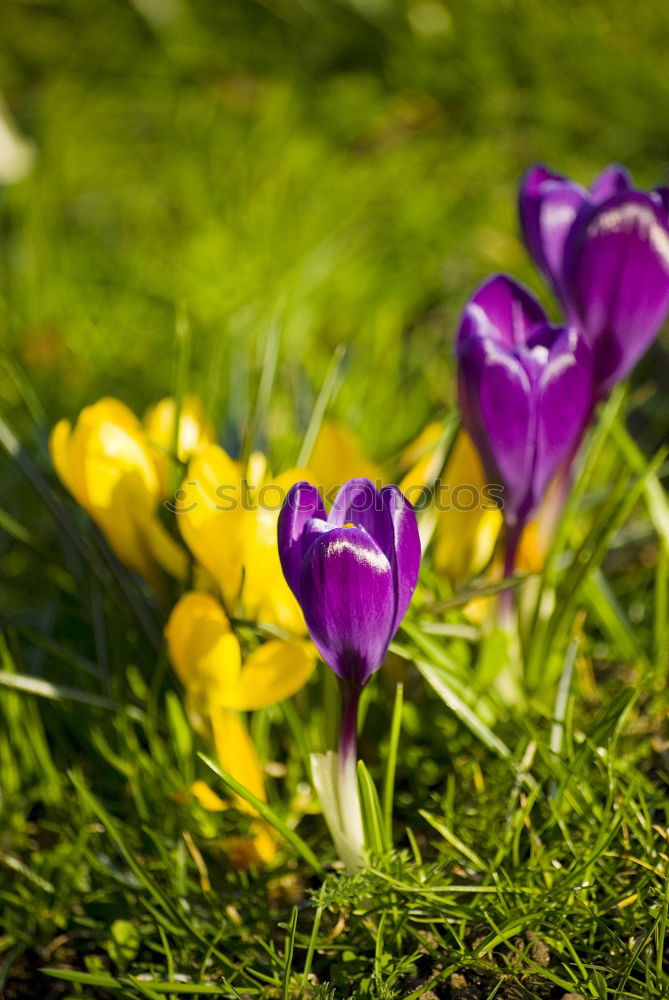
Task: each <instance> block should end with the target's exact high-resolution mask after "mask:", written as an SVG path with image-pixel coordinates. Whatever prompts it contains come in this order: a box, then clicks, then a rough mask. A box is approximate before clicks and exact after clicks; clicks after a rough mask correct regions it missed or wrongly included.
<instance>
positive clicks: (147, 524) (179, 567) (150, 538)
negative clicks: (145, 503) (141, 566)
mask: <svg viewBox="0 0 669 1000" xmlns="http://www.w3.org/2000/svg"><path fill="white" fill-rule="evenodd" d="M142 530H143V532H144V537H145V541H146V546H147V548H148V550H149V552H150V553H151V555H152V557H153V558H154V559H155V561H156V562H157V563H158V565H159V566H160V568H161V569H162V570H164V571H165V572H166V573H169V575H170V576H173V577H174V579H175V580H180V581H181V582H182V583H183V582H184V581H185V580H186V578H187V576H188V563H189V560H188V553H187V552H186V550H185V549H184V548H183V547H182V546H181V545H179V543H178V542H177V541H175V539H174V538H172V536H171V535H170V533H169V532H168V531H167V530H166V528H165V527H164V526H163V525H162V524H161V522H160V521H159V520H158V518H157V517H149V518H147V519H146V520H145V521H144V522H143V524H142Z"/></svg>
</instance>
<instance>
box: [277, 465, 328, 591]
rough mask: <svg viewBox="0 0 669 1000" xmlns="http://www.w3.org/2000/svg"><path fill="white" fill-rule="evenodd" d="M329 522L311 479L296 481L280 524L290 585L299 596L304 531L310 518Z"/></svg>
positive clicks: (283, 562)
mask: <svg viewBox="0 0 669 1000" xmlns="http://www.w3.org/2000/svg"><path fill="white" fill-rule="evenodd" d="M312 518H315V519H319V520H322V521H323V522H325V520H326V518H327V514H326V512H325V506H324V504H323V501H322V499H321V495H320V493H319V492H318V490H317V489H316V487H315V486H312V485H311V483H306V482H302V483H296V484H295V485H294V486H293V487H292V488H291V489H290V490H289V492H288V496H287V497H286V502H285V503H284V505H283V507H282V509H281V513H280V514H279V521H278V526H277V537H278V543H279V558H280V560H281V568H282V569H283V573H284V576H285V578H286V580H287V582H288V586H289V587H290V589H291V590H292V592H293V593H294V594H295V596H296V597H297V598H298V600H299V596H300V590H299V588H300V567H301V566H302V555H303V544H302V532H303V530H304V526H305V524H306V523H307V521H309V520H310V519H312Z"/></svg>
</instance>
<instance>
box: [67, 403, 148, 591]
mask: <svg viewBox="0 0 669 1000" xmlns="http://www.w3.org/2000/svg"><path fill="white" fill-rule="evenodd" d="M50 449H51V456H52V460H53V462H54V465H55V468H56V471H57V473H58V475H59V477H60V479H61V480H62V482H63V484H64V485H65V486H66V487H67V489H68V490H69V491H70V493H71V494H72V495H73V496H74V498H75V500H77V502H78V503H79V504H80V505H81V506H82V507H83V508H84V510H85V511H86V512H87V513H88V514H89V515H90V517H91V518H92V519H93V520H94V521H95V523H96V524H97V525H98V527H99V528H100V530H101V531H102V533H103V534H104V536H105V538H106V540H107V542H108V544H109V547H110V548H111V550H112V551H113V552H114V554H115V555H116V557H117V558H118V559H120V561H121V562H123V563H124V564H125V565H126V566H129V567H130V568H131V569H134V570H136V571H137V572H138V573H140V574H141V575H142V576H143V577H144V578H145V579H146V580H148V581H149V583H152V584H157V582H158V576H157V569H156V564H155V560H154V558H153V556H152V555H151V553H150V551H149V546H148V542H147V539H146V536H145V532H144V524H145V523H146V521H147V520H149V519H150V518H152V517H154V512H155V507H156V504H157V503H158V500H159V498H160V489H159V478H158V473H157V470H156V465H155V462H154V460H153V455H152V450H151V448H150V446H149V443H148V440H147V439H146V436H145V434H144V430H143V428H142V425H141V424H140V423H139V421H138V420H137V418H136V417H135V415H134V414H133V413H132V411H131V410H129V409H128V407H127V406H125V405H124V404H123V403H121V402H120V401H119V400H118V399H112V398H105V399H101V400H99V401H98V402H97V403H94V404H93V405H91V406H87V407H85V409H84V410H82V412H81V414H80V415H79V418H78V420H77V422H76V424H75V426H74V428H73V429H72V428H71V427H70V424H69V423H68V422H67V421H60V423H58V424H57V425H56V427H55V428H54V430H53V432H52V435H51V440H50Z"/></svg>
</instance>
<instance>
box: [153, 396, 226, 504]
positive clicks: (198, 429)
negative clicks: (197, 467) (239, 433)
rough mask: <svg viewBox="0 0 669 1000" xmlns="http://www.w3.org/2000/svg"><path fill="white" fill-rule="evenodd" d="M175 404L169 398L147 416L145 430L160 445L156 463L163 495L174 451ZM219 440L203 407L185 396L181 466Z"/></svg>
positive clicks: (180, 415)
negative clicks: (197, 452) (206, 446)
mask: <svg viewBox="0 0 669 1000" xmlns="http://www.w3.org/2000/svg"><path fill="white" fill-rule="evenodd" d="M175 419H176V403H175V401H174V399H173V397H172V396H166V397H165V398H164V399H161V400H159V402H157V403H155V404H154V405H153V406H150V407H149V408H148V410H147V411H146V413H145V414H144V421H143V423H144V427H145V429H146V433H147V436H148V438H149V440H150V441H151V442H152V443H154V444H155V445H157V447H156V448H155V449H154V460H155V463H156V467H157V469H158V474H159V476H160V486H161V495H162V496H163V497H167V496H168V495H169V476H170V461H171V459H170V454H171V452H172V450H173V447H174V443H175V442H174V421H175ZM215 440H216V435H215V433H214V428H213V427H212V425H211V423H210V422H209V421H208V420H207V419H206V417H205V414H204V409H203V407H202V403H201V402H200V400H199V399H198V398H197V396H184V398H183V401H182V404H181V410H180V413H179V439H178V443H177V449H178V456H179V461H180V462H187V461H188V459H189V458H190V457H191V455H194V454H195V452H196V451H198V450H199V449H200V448H201V447H203V445H205V444H212V443H213V442H214V441H215Z"/></svg>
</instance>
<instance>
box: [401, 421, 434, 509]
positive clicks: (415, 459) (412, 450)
mask: <svg viewBox="0 0 669 1000" xmlns="http://www.w3.org/2000/svg"><path fill="white" fill-rule="evenodd" d="M443 438H444V427H443V424H440V423H439V422H438V421H435V422H434V423H431V424H428V425H427V427H425V428H424V429H423V430H422V431H421V433H420V434H419V435H418V437H417V438H416V439H415V440H414V441H412V442H411V444H409V445H408V446H407V447H406V448H405V449H404V451H403V452H402V456H401V458H400V467H401V468H404V469H408V472H406V473H405V475H404V477H403V479H402V481H401V482H400V489H401V491H402V493H404V495H405V496H406V497H407V499H408V500H409V501H410V502H411V503H416V502H417V501H418V499H419V496H420V494H421V492H422V490H423V488H424V487H425V486H427V485H429V484H431V483H433V482H434V480H435V479H436V478H437V476H438V475H439V473H440V472H441V466H442V464H443V461H444V453H443V448H442V447H440V445H441V444H442V441H443Z"/></svg>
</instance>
